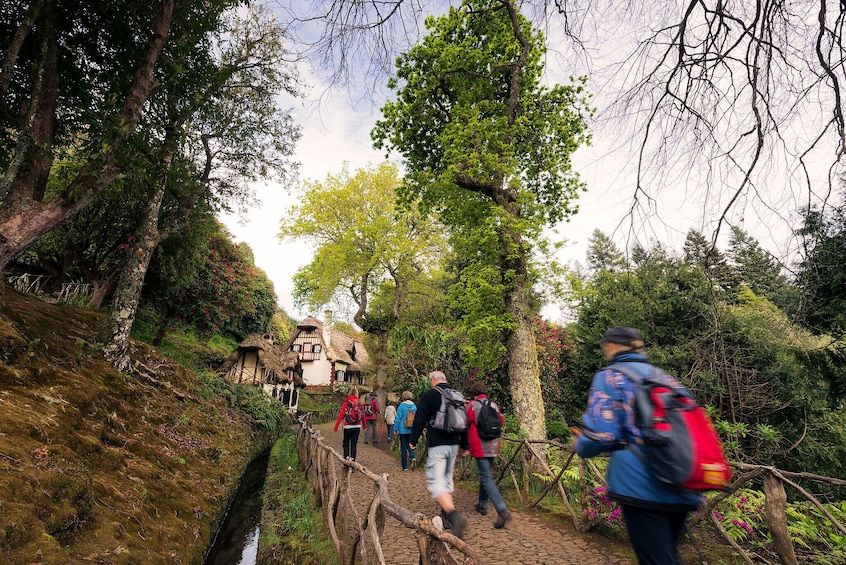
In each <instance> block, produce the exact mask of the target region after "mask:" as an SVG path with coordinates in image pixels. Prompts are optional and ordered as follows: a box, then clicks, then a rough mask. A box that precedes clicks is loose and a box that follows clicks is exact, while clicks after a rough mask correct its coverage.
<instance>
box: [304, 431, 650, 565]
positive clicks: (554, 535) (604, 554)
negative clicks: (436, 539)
mask: <svg viewBox="0 0 846 565" xmlns="http://www.w3.org/2000/svg"><path fill="white" fill-rule="evenodd" d="M317 429H318V430H320V433H321V435H322V436H323V437H324V438H325V440H326V442H327V444H328V445H330V446H332V447H333V448H334V449H335V450H336V451H338V453H342V448H341V437H342V434H341V432H340V431H338V432H334V431H332V425H331V424H324V425H321V426H318V427H317ZM380 432H381V438H382V440H383V443H382V444H377V445H375V446H374V445H364V442H363V441H362V440H361V439H359V442H358V457H357V458H356V460H357V462H358V463H361V464H362V465H364V466H365V467H367V468H368V469H370V470H371V471H373V472H374V473H377V474H382V473H387V474H388V485H389V494H390V497H391V500H393V501H394V502H395V503H397V504H400V505H402V506H405V507H406V508H408V509H409V510H412V511H415V512H422V513H424V514H427V515H429V516H434V515H435V514H436V513H437V504H436V503H435V501H434V500H432V498H431V497H430V496H429V492H428V491H427V490H426V477H425V474H424V471H423V469H417V470H415V471H403V470H402V467H401V466H400V463H399V458H398V457H397V456H395V455H394V454H392V453H389V452H388V450H387V445H385V443H384V437H385V435H384V432H385V430H384V428H382V429H381V430H380ZM356 477H358V480H356ZM353 489H354V492H355V493H356V498H357V499H360V500H361V501H362V508H363V507H364V504H365V503H366V502H369V501H370V500H371V499H372V497H373V492H374V490H373V489H374V487H373V483H372V482H371V481H370V480H369V479H366V478H364V477H363V476H362V475H360V474H354V475H353ZM455 500H456V507H457V508H458V510H459V511H460V512H462V513H463V514H464V515H465V516H466V517H467V519H468V520H469V524H468V528H467V533H466V535H465V539H464V541H466V542H467V543H468V544H469V545H470V546H471V547H472V548H473V549H474V550H475V551H476V552H477V554H478V555H479V557H481V558H482V559H483V560H484V561H485V562H486V563H489V564H491V565H494V564H508V565H523V564H526V565H608V564H615V565H617V564H619V565H633V564H634V563H635V560H634V559H633V558H632V557H631V555H630V553H627V552H626V551H625V550H622V549H619V548H617V547H613V546H612V545H611V544H610V543H605V544H602V543H598V542H597V541H594V539H587V538H583V537H580V536H578V535H576V534H574V533H572V532H570V531H567V530H565V529H561V528H556V527H555V526H552V525H550V524H547V523H545V522H543V521H542V520H540V519H539V518H537V517H535V516H534V515H533V514H532V513H531V512H520V511H517V510H514V509H513V508H512V509H511V513H512V515H513V519H512V520H511V522H509V523H508V524H507V525H506V527H505V528H503V529H501V530H495V529H494V528H493V522H494V520H495V519H496V512H495V511H494V510H493V508H492V507H491V508H490V509H489V512H488V515H487V516H481V515H479V514H478V513H476V512H475V511H474V510H473V505H474V504H475V502H476V493H475V491H470V490H467V489H464V488H460V487H456V492H455ZM382 546H383V550H384V552H385V559H386V561H387V562H388V563H390V564H391V565H417V563H418V554H417V549H416V545H415V540H414V533H413V531H412V530H410V529H408V528H406V527H405V526H404V525H403V524H401V523H399V522H398V521H397V520H394V519H392V518H390V517H388V518H387V519H386V521H385V530H384V532H383V535H382Z"/></svg>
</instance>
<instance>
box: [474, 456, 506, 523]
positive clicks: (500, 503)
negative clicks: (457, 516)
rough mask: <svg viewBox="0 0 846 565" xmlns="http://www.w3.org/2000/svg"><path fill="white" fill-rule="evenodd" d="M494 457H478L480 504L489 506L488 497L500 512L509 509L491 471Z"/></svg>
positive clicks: (485, 506) (484, 506)
mask: <svg viewBox="0 0 846 565" xmlns="http://www.w3.org/2000/svg"><path fill="white" fill-rule="evenodd" d="M493 460H494V458H493V457H480V458H478V459H476V470H477V471H478V472H479V502H478V504H479V506H480V507H482V508H487V507H488V499H490V501H491V502H492V503H493V505H494V508H496V511H497V512H498V513H502V512H504V511H505V510H507V508H506V506H505V501H504V500H502V495H501V494H500V493H499V489H498V488H497V487H496V483H495V482H494V479H493V473H491V465H492V464H493Z"/></svg>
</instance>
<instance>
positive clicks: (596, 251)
mask: <svg viewBox="0 0 846 565" xmlns="http://www.w3.org/2000/svg"><path fill="white" fill-rule="evenodd" d="M587 265H588V268H589V269H590V270H591V271H593V272H594V273H595V272H597V271H600V270H602V269H607V270H609V271H618V270H620V269H622V268H624V267H625V265H626V259H625V257H623V253H622V251H620V248H619V247H617V244H616V243H614V240H612V239H611V238H610V237H608V236H607V235H605V234H604V233H603V232H602V231H601V230H599V229H595V230H593V233H592V234H591V236H590V239H588V251H587Z"/></svg>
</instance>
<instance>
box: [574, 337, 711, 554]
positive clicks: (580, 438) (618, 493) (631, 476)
mask: <svg viewBox="0 0 846 565" xmlns="http://www.w3.org/2000/svg"><path fill="white" fill-rule="evenodd" d="M600 345H601V347H602V353H603V355H604V356H605V359H607V360H608V361H610V362H611V363H612V366H611V367H606V368H605V369H603V370H601V371H599V372H598V373H596V374H595V375H594V376H593V383H592V384H591V389H590V396H589V398H588V405H587V410H586V411H585V414H584V415H583V416H582V426H583V428H582V429H581V430H576V429H574V432H576V438H575V443H574V448H575V450H576V451H577V452H578V454H579V455H580V456H582V457H585V458H587V457H594V456H596V455H599V454H600V453H602V452H610V453H611V462H610V463H609V465H608V477H607V478H608V493H609V497H610V498H611V499H612V500H614V501H615V502H617V504H619V505H620V506H621V507H622V509H623V518H624V520H625V522H626V528H627V529H628V532H629V538H630V539H631V543H632V547H633V548H634V550H635V554H636V555H637V559H638V563H640V564H641V565H682V562H681V558H680V557H679V554H678V545H679V542H680V541H681V538H682V535H683V534H684V532H685V521H686V520H687V515H688V513H689V512H691V511H693V510H695V509H696V508H697V507H698V506H699V505H700V504H701V503H702V500H703V498H702V496H701V495H700V494H698V493H696V492H692V491H686V490H683V489H678V488H674V487H673V486H671V485H668V484H666V483H665V482H661V481H659V480H658V479H657V478H656V477H655V475H654V474H653V473H652V472H650V470H649V469H648V467H647V464H646V462H645V460H644V455H643V451H642V449H641V446H642V445H643V430H642V429H641V428H639V427H638V426H637V425H636V424H635V417H636V414H635V412H636V410H635V396H636V392H637V385H636V383H635V382H633V381H632V379H630V378H629V377H627V376H626V375H625V374H624V372H622V371H620V370H615V369H614V368H613V365H616V364H621V363H624V364H625V365H626V367H625V372H630V371H632V370H633V371H635V372H636V374H638V375H640V376H642V377H644V378H646V377H649V376H651V375H653V367H652V365H650V363H649V360H648V358H647V356H646V354H645V353H644V350H643V337H642V336H641V334H640V332H639V331H638V330H636V329H634V328H626V327H613V328H610V329H609V330H608V331H606V332H605V334H604V335H603V336H602V339H601V340H600ZM660 378H666V379H667V385H668V386H672V387H678V388H681V385H679V384H678V382H676V381H675V379H672V378H671V377H668V376H667V375H664V374H663V373H660Z"/></svg>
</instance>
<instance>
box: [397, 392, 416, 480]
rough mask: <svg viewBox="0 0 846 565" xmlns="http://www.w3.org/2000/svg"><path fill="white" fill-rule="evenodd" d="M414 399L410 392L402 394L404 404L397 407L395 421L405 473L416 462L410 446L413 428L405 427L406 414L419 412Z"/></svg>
mask: <svg viewBox="0 0 846 565" xmlns="http://www.w3.org/2000/svg"><path fill="white" fill-rule="evenodd" d="M412 398H413V396H412V394H411V391H410V390H406V391H405V392H403V393H402V402H401V403H400V405H399V406H398V407H397V417H396V419H395V420H394V431H395V432H396V433H397V435H398V436H399V442H400V462H401V463H402V470H403V471H408V466H409V465H410V464H411V462H412V461H414V450H413V449H411V447H410V446H409V443H410V442H411V428H407V427H405V416H406V414H408V413H409V412H411V413H412V414H414V413H416V412H417V406H416V405H415V404H414V401H413V400H412Z"/></svg>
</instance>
